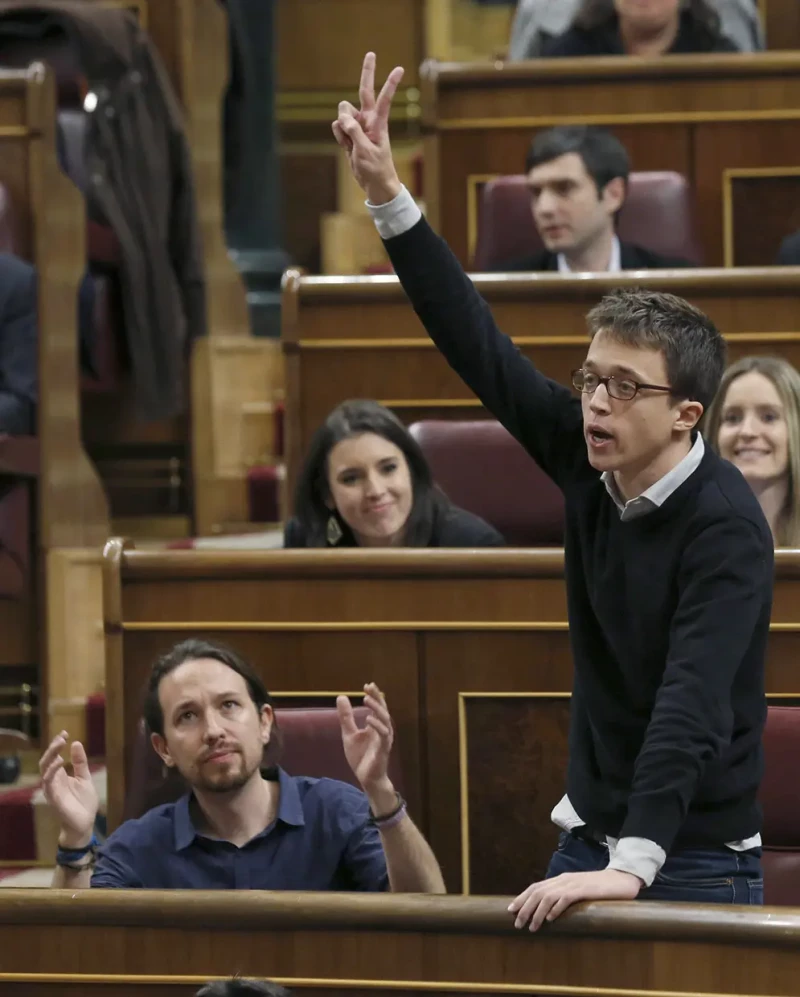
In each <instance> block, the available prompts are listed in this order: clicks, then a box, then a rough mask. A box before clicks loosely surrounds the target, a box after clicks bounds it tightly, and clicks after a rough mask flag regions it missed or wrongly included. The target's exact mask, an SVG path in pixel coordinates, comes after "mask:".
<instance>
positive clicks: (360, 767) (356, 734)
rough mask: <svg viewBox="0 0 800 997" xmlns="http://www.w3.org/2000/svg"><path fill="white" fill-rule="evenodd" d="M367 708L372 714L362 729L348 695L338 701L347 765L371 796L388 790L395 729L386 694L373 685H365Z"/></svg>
mask: <svg viewBox="0 0 800 997" xmlns="http://www.w3.org/2000/svg"><path fill="white" fill-rule="evenodd" d="M364 706H366V707H367V708H368V709H369V711H370V712H369V715H368V716H367V721H366V725H365V726H364V727H363V728H359V727H358V726H357V725H356V721H355V717H354V715H353V706H352V704H351V703H350V700H349V699H348V698H347V696H339V697H338V698H337V700H336V708H337V710H338V711H339V722H340V724H341V726H342V742H343V744H344V753H345V756H346V758H347V762H348V764H349V765H350V768H351V769H352V770H353V774H354V775H355V777H356V779H358V781H359V782H360V783H361V786H362V787H363V789H364V792H365V793H366V794H367V796H370V795H372V794H374V793H375V792H379V791H381V790H382V789H384V788H386V787H387V784H388V771H389V754H390V753H391V750H392V742H393V741H394V727H393V725H392V718H391V716H390V715H389V710H388V709H387V707H386V700H385V698H384V695H383V693H382V692H381V691H380V689H379V688H378V687H377V685H375V683H374V682H370V683H369V684H368V685H365V686H364Z"/></svg>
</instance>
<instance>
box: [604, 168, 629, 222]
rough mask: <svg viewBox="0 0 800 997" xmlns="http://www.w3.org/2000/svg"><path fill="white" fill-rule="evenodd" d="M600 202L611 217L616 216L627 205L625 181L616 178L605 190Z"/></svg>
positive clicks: (610, 181)
mask: <svg viewBox="0 0 800 997" xmlns="http://www.w3.org/2000/svg"><path fill="white" fill-rule="evenodd" d="M600 200H601V201H602V202H603V205H604V207H605V208H606V210H607V211H608V213H609V214H610V215H615V214H616V213H617V212H618V211H619V209H620V208H621V207H622V205H623V204H624V203H625V180H624V179H623V178H622V177H614V179H613V180H609V181H608V183H607V184H606V185H605V187H604V188H603V194H602V197H601V198H600Z"/></svg>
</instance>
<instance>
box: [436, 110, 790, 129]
mask: <svg viewBox="0 0 800 997" xmlns="http://www.w3.org/2000/svg"><path fill="white" fill-rule="evenodd" d="M798 118H800V110H798V109H795V108H774V109H773V110H768V111H661V112H657V113H655V114H646V113H639V114H565V115H559V116H557V117H553V116H550V115H527V116H525V117H515V118H503V117H494V118H442V119H441V120H440V121H437V122H435V124H434V126H433V130H434V131H442V132H448V131H476V130H480V131H498V130H500V129H504V128H505V129H512V128H525V129H529V128H553V127H555V126H556V125H606V126H614V125H681V124H687V125H688V124H704V123H707V124H714V123H716V122H728V121H796V120H797V119H798Z"/></svg>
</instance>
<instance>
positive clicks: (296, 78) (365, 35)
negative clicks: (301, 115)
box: [275, 0, 425, 96]
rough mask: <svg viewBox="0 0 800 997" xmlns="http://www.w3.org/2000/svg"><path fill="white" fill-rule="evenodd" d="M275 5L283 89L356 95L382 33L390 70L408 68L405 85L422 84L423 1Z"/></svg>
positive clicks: (383, 57)
mask: <svg viewBox="0 0 800 997" xmlns="http://www.w3.org/2000/svg"><path fill="white" fill-rule="evenodd" d="M275 6H276V37H277V38H279V39H280V45H276V53H277V56H278V86H279V88H280V89H281V90H283V91H286V90H289V91H295V92H296V91H302V92H306V93H308V92H309V91H310V92H313V91H323V92H324V91H328V92H329V93H330V92H331V91H336V92H339V91H344V92H346V94H354V93H355V92H356V91H357V89H358V77H359V72H360V69H361V62H362V60H363V58H364V53H365V52H367V51H369V50H370V49H371V48H373V49H374V48H375V39H376V37H377V36H378V34H379V35H380V39H381V45H380V49H378V50H377V51H378V52H379V58H380V61H381V64H382V66H383V68H384V69H385V70H386V72H388V71H389V70H390V69H391V68H392V67H393V66H404V67H405V68H406V79H405V80H404V83H405V85H406V86H409V85H415V84H416V83H417V81H418V79H419V65H420V63H421V62H422V60H423V58H424V51H423V45H424V38H423V30H424V14H425V10H424V3H423V0H382V3H381V4H379V5H376V4H375V3H374V2H373V0H278V3H277V4H276V5H275ZM312 25H313V30H310V29H311V26H312ZM387 25H391V26H392V29H391V30H390V31H386V30H385V28H386V26H387ZM376 33H377V34H376ZM346 94H343V96H344V95H346Z"/></svg>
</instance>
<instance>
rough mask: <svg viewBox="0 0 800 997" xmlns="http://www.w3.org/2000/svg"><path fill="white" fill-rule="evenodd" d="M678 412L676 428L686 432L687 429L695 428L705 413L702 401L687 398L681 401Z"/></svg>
mask: <svg viewBox="0 0 800 997" xmlns="http://www.w3.org/2000/svg"><path fill="white" fill-rule="evenodd" d="M676 412H677V418H676V420H675V429H679V430H681V431H683V432H686V430H687V429H688V430H692V429H695V428H696V426H697V424H698V423H699V422H700V419H701V417H702V415H703V406H702V405H701V404H700V402H697V401H693V400H691V399H685V400H684V401H682V402H680V403H679V405H678V407H677V410H676Z"/></svg>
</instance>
